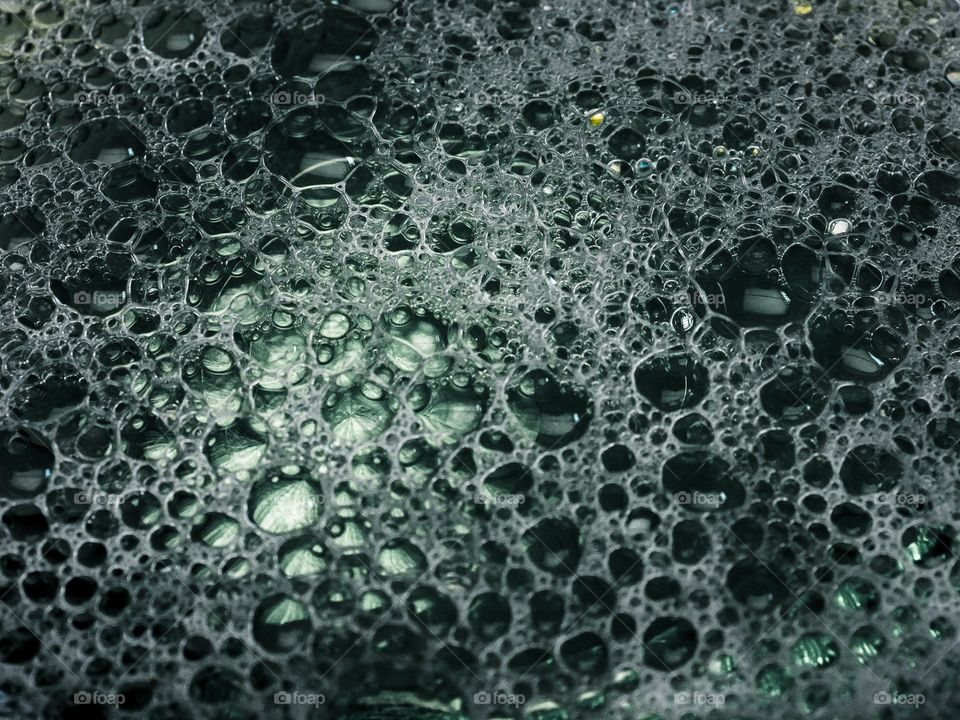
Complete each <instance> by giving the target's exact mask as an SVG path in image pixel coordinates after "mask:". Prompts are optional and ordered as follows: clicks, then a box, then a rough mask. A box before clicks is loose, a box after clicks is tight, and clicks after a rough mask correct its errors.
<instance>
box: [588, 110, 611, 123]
mask: <svg viewBox="0 0 960 720" xmlns="http://www.w3.org/2000/svg"><path fill="white" fill-rule="evenodd" d="M606 119H607V116H606V115H604V114H603V111H602V110H597V111H596V112H595V113H593V114H592V115H591V116H590V124H591V125H593V126H594V127H600V126H601V125H603V121H604V120H606Z"/></svg>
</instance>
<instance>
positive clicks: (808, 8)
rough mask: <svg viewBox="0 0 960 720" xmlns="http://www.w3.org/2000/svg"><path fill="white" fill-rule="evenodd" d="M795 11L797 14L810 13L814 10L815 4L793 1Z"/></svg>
mask: <svg viewBox="0 0 960 720" xmlns="http://www.w3.org/2000/svg"><path fill="white" fill-rule="evenodd" d="M793 12H794V13H795V14H797V15H809V14H810V13H812V12H813V5H812V4H811V3H808V2H803V0H799V1H797V2H794V3H793Z"/></svg>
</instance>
